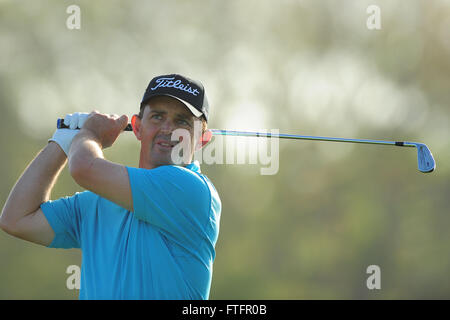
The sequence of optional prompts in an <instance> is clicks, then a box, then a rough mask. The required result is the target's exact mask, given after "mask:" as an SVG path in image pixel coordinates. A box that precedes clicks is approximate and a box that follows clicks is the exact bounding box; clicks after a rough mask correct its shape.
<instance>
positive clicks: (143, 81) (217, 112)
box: [0, 0, 450, 299]
mask: <svg viewBox="0 0 450 320" xmlns="http://www.w3.org/2000/svg"><path fill="white" fill-rule="evenodd" d="M72 4H75V5H78V6H79V7H80V9H81V29H79V30H69V29H68V28H67V27H66V20H67V18H68V17H69V15H70V14H68V13H66V9H67V7H68V6H69V5H72ZM369 5H377V6H378V7H379V8H380V10H381V11H380V14H381V29H380V30H369V29H368V28H367V26H366V22H367V20H368V19H369V17H370V16H371V13H367V11H366V10H367V8H368V7H369ZM173 72H176V73H181V74H185V75H187V76H189V77H192V78H196V79H200V80H201V81H202V82H203V83H204V84H205V87H206V92H207V95H208V98H209V101H210V104H211V108H212V109H211V117H210V119H211V120H210V123H209V127H211V128H227V129H249V130H250V129H272V128H276V129H279V130H280V132H283V133H291V134H303V135H320V136H334V137H349V138H361V139H363V138H367V139H379V140H405V141H418V142H424V143H426V144H427V145H428V146H429V148H430V149H431V151H432V152H433V155H434V157H435V159H436V162H437V169H436V171H435V172H433V173H431V174H423V173H420V172H419V171H418V170H417V159H416V152H415V150H414V149H410V148H404V149H401V148H394V147H387V146H366V145H349V144H336V143H329V142H308V141H280V142H279V146H280V154H279V157H280V158H279V162H280V163H279V171H278V173H277V174H276V175H261V174H260V168H261V165H206V164H203V166H202V171H203V172H204V173H206V174H207V175H208V177H209V178H210V179H211V180H212V181H213V183H214V184H215V186H216V188H217V190H218V191H219V193H220V196H221V199H222V204H223V211H222V218H221V229H220V236H219V241H218V243H217V246H216V251H217V256H216V260H215V264H214V274H213V282H212V287H211V295H210V298H211V299H431V298H439V299H448V298H450V281H449V276H448V273H449V270H450V252H449V251H450V236H449V234H450V233H449V232H448V229H449V223H450V215H449V208H450V165H449V162H448V161H447V159H449V156H450V154H449V153H450V152H449V146H450V143H449V140H448V138H449V136H450V135H449V133H450V125H449V124H450V121H449V120H450V110H449V106H448V104H449V101H450V3H449V2H448V1H438V0H432V1H425V0H424V1H400V0H396V1H392V0H389V1H388V0H386V1H378V0H371V1H365V0H362V1H339V2H338V1H332V0H329V1H325V0H320V1H318V0H316V1H313V0H305V1H300V0H280V1H256V0H249V1H237V0H229V1H181V0H178V1H106V0H101V1H75V0H73V1H43V0H39V1H23V0H22V1H19V0H16V1H12V0H0V108H1V113H2V116H1V117H0V121H1V124H0V133H1V140H0V141H1V145H0V150H1V151H2V156H1V158H0V164H1V165H0V177H1V184H0V201H1V203H2V206H3V204H4V202H5V201H6V199H7V197H8V194H9V191H10V190H11V188H12V187H13V185H14V183H15V181H16V180H17V179H18V178H19V176H20V174H21V173H22V172H23V170H24V169H25V167H26V166H27V164H28V163H29V162H30V161H31V160H32V158H33V157H34V156H35V155H36V154H37V152H38V151H39V150H40V149H42V148H43V147H44V146H45V145H46V143H47V139H48V138H49V137H50V136H51V135H52V134H53V131H54V129H55V121H56V118H58V117H62V116H64V115H65V114H66V113H70V112H76V111H86V112H89V111H92V110H94V109H96V110H99V111H101V112H105V113H117V114H127V115H128V116H130V117H131V115H132V114H134V113H136V112H137V111H138V106H139V102H140V99H141V97H142V95H143V93H144V90H145V87H146V86H147V84H148V82H149V80H150V79H151V78H152V77H154V76H156V75H159V74H164V73H173ZM220 139H223V138H220ZM226 139H235V138H226ZM251 139H252V138H247V139H246V143H247V144H250V143H252V141H254V140H251ZM253 139H254V138H253ZM105 154H106V157H107V158H108V159H110V160H112V161H115V162H119V163H122V164H126V165H132V166H137V165H138V156H139V144H138V143H137V141H136V139H135V138H134V136H133V135H132V134H131V133H128V134H123V135H122V136H121V137H120V138H119V139H118V141H117V143H116V144H115V145H114V146H113V147H112V148H110V149H108V150H106V152H105ZM80 190H81V188H80V187H79V186H77V185H76V184H75V183H74V181H73V180H72V179H71V177H70V175H69V174H68V171H67V168H66V169H64V171H63V173H62V175H61V177H60V179H59V181H58V183H57V184H56V186H55V188H54V190H53V193H52V199H57V198H59V197H61V196H65V195H71V194H73V193H74V192H76V191H80ZM69 265H81V254H80V252H79V251H77V250H63V249H48V248H44V247H40V246H38V245H34V244H31V243H27V242H25V241H22V240H19V239H15V238H12V237H11V236H9V235H8V234H6V233H4V232H0V299H77V298H78V291H77V290H68V289H67V288H66V279H67V278H68V277H69V275H68V274H66V268H67V267H68V266H69ZM370 265H378V266H379V267H380V269H381V289H380V290H369V289H368V288H367V286H366V280H367V278H368V277H369V276H370V275H369V274H367V273H366V269H367V267H368V266H370Z"/></svg>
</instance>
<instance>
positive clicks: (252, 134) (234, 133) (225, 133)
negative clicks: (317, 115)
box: [211, 129, 416, 147]
mask: <svg viewBox="0 0 450 320" xmlns="http://www.w3.org/2000/svg"><path fill="white" fill-rule="evenodd" d="M211 131H212V133H213V135H216V136H239V137H263V138H279V139H297V140H314V141H331V142H347V143H364V144H379V145H392V146H399V147H416V145H415V144H414V143H411V142H405V141H384V140H368V139H348V138H333V137H316V136H301V135H294V134H284V133H279V134H274V133H265V132H250V131H232V130H219V129H211Z"/></svg>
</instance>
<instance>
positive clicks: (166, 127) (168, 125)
mask: <svg viewBox="0 0 450 320" xmlns="http://www.w3.org/2000/svg"><path fill="white" fill-rule="evenodd" d="M174 130H175V123H174V122H173V121H172V120H171V119H166V120H164V122H163V123H162V124H161V131H162V132H164V133H168V134H170V133H172V131H174Z"/></svg>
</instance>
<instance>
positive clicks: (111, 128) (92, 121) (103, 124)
mask: <svg viewBox="0 0 450 320" xmlns="http://www.w3.org/2000/svg"><path fill="white" fill-rule="evenodd" d="M127 124H128V117H127V116H126V115H122V116H121V117H119V116H118V115H116V114H112V115H107V114H102V113H98V112H96V111H93V112H91V113H90V114H89V117H88V118H87V120H86V122H85V123H84V125H83V128H82V129H81V132H80V134H81V133H82V132H89V133H90V134H91V135H92V138H93V139H95V140H96V141H97V142H98V143H99V144H100V146H101V148H102V149H106V148H108V147H110V146H112V145H113V143H114V142H115V141H116V139H117V137H118V136H119V134H120V133H122V132H123V130H124V129H125V127H126V126H127Z"/></svg>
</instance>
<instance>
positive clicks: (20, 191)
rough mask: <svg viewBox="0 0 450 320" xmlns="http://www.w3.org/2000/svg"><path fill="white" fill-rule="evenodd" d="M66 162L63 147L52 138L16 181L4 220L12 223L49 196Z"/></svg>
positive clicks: (5, 207)
mask: <svg viewBox="0 0 450 320" xmlns="http://www.w3.org/2000/svg"><path fill="white" fill-rule="evenodd" d="M66 163H67V157H66V155H65V153H64V152H63V150H62V149H61V148H60V147H59V145H57V144H56V143H54V142H50V143H49V144H48V145H47V146H46V147H45V148H44V149H43V150H41V151H40V152H39V154H38V155H37V156H36V157H35V158H34V159H33V161H32V162H31V163H30V164H29V165H28V167H27V168H26V169H25V171H24V172H23V174H22V175H21V177H20V178H19V180H18V181H17V182H16V184H15V185H14V187H13V189H12V190H11V193H10V194H9V197H8V200H7V201H6V203H5V205H4V207H3V210H2V215H1V218H0V219H1V222H2V224H10V225H13V224H14V223H15V222H17V221H19V220H20V219H21V218H23V217H24V216H26V215H28V214H30V213H33V212H34V211H36V210H37V209H38V208H39V206H40V205H41V204H42V203H43V202H46V201H48V200H50V192H51V190H52V188H53V185H54V184H55V182H56V179H57V177H58V176H59V174H60V172H61V170H62V169H63V168H64V166H65V164H66Z"/></svg>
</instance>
